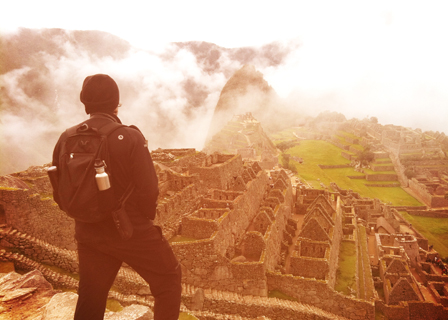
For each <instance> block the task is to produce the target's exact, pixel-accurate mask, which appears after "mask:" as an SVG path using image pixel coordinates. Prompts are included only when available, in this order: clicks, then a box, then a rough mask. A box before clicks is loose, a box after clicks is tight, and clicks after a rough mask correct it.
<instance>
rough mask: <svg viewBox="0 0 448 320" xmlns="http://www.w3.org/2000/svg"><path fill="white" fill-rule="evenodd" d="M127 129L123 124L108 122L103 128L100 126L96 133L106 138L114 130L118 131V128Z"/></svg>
mask: <svg viewBox="0 0 448 320" xmlns="http://www.w3.org/2000/svg"><path fill="white" fill-rule="evenodd" d="M125 127H127V126H126V125H124V124H121V123H118V122H110V123H108V124H106V125H104V126H102V127H101V128H99V129H98V133H99V134H100V135H101V136H106V137H107V136H108V135H110V134H111V133H112V132H114V131H115V130H117V129H119V128H125Z"/></svg>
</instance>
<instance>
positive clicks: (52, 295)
mask: <svg viewBox="0 0 448 320" xmlns="http://www.w3.org/2000/svg"><path fill="white" fill-rule="evenodd" d="M77 301H78V295H77V294H76V293H73V292H60V291H55V290H53V287H52V286H51V284H50V283H49V282H48V281H47V280H45V278H44V277H43V275H42V273H41V272H40V271H38V270H35V271H31V272H29V273H27V274H25V275H20V274H18V273H16V272H10V273H8V274H0V318H1V319H2V320H12V319H29V320H66V319H73V316H74V313H75V308H76V302H77ZM104 319H105V320H151V319H154V315H153V313H152V311H151V309H150V308H148V307H146V306H141V305H131V306H128V307H126V308H124V309H123V310H122V311H121V312H110V311H109V312H106V314H105V317H104Z"/></svg>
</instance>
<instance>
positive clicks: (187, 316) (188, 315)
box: [179, 312, 198, 320]
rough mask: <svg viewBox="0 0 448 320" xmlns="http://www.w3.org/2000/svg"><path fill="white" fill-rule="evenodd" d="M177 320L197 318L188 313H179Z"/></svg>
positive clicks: (193, 319) (194, 319) (196, 319)
mask: <svg viewBox="0 0 448 320" xmlns="http://www.w3.org/2000/svg"><path fill="white" fill-rule="evenodd" d="M179 320H198V318H196V317H195V316H194V315H192V314H190V313H187V312H181V313H179Z"/></svg>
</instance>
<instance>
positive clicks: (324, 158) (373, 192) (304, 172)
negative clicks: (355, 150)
mask: <svg viewBox="0 0 448 320" xmlns="http://www.w3.org/2000/svg"><path fill="white" fill-rule="evenodd" d="M341 151H342V150H341V149H340V148H338V147H336V146H335V145H333V144H331V143H329V142H326V141H322V140H304V141H301V142H300V145H298V146H295V147H293V148H291V149H288V150H287V153H288V154H290V155H291V156H295V157H300V158H302V159H303V160H304V161H303V164H300V163H298V162H295V161H294V160H293V159H292V158H291V159H290V162H292V163H294V164H295V166H296V168H297V172H298V174H299V176H300V177H301V178H303V179H304V180H306V181H307V182H308V183H309V184H310V185H311V186H313V187H314V188H317V189H321V188H322V187H321V185H320V183H323V184H324V185H326V186H330V182H336V183H337V185H338V186H339V187H340V188H342V189H351V190H353V191H355V192H358V193H359V194H360V195H361V196H363V197H370V198H378V199H380V200H381V201H383V202H385V203H389V202H391V203H392V205H400V206H420V205H422V204H421V203H420V202H419V201H418V200H416V199H415V198H414V197H412V196H411V195H409V194H408V193H407V192H405V191H404V190H403V189H402V188H401V187H368V186H366V185H365V184H366V183H367V184H387V183H397V181H367V180H365V179H350V178H348V176H363V174H362V173H360V172H356V171H355V170H354V169H353V168H352V167H350V168H337V169H321V168H320V167H319V164H324V165H340V164H349V163H350V161H349V160H347V159H345V158H344V157H342V156H341ZM366 173H369V174H381V173H382V174H384V173H387V174H389V173H391V174H393V173H395V171H384V172H381V171H379V172H377V171H372V170H367V171H366Z"/></svg>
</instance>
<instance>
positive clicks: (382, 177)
mask: <svg viewBox="0 0 448 320" xmlns="http://www.w3.org/2000/svg"><path fill="white" fill-rule="evenodd" d="M366 180H367V181H398V177H397V175H396V174H366Z"/></svg>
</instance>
